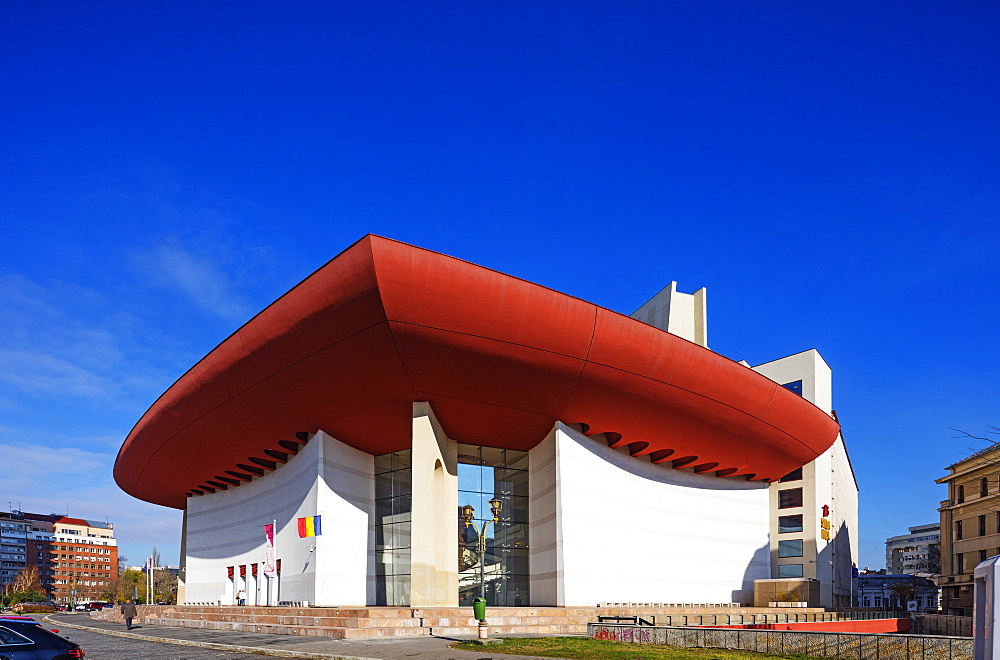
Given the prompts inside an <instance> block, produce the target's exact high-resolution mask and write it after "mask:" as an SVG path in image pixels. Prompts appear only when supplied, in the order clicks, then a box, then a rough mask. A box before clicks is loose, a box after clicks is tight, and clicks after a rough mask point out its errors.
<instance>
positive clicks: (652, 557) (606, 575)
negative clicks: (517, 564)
mask: <svg viewBox="0 0 1000 660" xmlns="http://www.w3.org/2000/svg"><path fill="white" fill-rule="evenodd" d="M530 465H531V473H530V486H529V487H530V494H531V498H532V507H531V511H530V516H529V519H530V532H529V547H530V548H531V573H532V578H531V603H532V605H536V606H537V605H569V606H573V605H581V606H582V605H588V606H593V605H596V604H597V603H599V602H605V601H613V602H614V601H618V602H621V601H631V602H674V603H676V602H689V603H711V602H746V603H752V600H753V581H754V580H755V579H763V578H768V577H770V559H769V556H768V518H769V515H768V488H767V484H764V483H753V482H747V481H741V480H734V479H720V478H717V477H714V476H706V475H699V474H693V473H691V472H689V471H682V470H672V469H669V468H667V467H665V466H661V465H653V464H651V463H650V462H649V460H648V459H647V458H644V457H632V456H629V455H628V454H627V453H625V452H622V451H618V450H615V449H611V448H610V447H608V446H607V444H606V443H603V442H600V441H599V440H595V439H592V438H588V437H587V436H585V435H583V434H581V433H578V432H577V431H575V430H574V429H572V428H570V427H568V426H566V425H564V424H557V425H556V427H555V429H553V432H552V433H550V434H549V436H548V437H547V438H546V439H545V440H544V441H543V442H542V443H541V444H539V445H538V446H537V447H535V448H534V449H532V450H531V454H530Z"/></svg>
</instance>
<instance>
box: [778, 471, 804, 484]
mask: <svg viewBox="0 0 1000 660" xmlns="http://www.w3.org/2000/svg"><path fill="white" fill-rule="evenodd" d="M778 481H780V482H782V483H784V482H786V481H802V468H797V469H795V470H792V471H791V472H789V473H788V474H786V475H785V476H783V477H782V478H781V479H778Z"/></svg>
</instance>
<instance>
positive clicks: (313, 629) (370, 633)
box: [146, 618, 430, 639]
mask: <svg viewBox="0 0 1000 660" xmlns="http://www.w3.org/2000/svg"><path fill="white" fill-rule="evenodd" d="M146 622H148V623H150V624H152V625H160V626H171V627H174V628H198V629H201V630H226V631H234V632H252V633H264V634H273V635H299V636H305V637H330V638H332V639H366V638H373V637H416V636H421V635H428V634H430V631H429V630H428V629H427V628H421V627H406V628H403V627H392V628H343V627H330V626H294V625H280V624H275V623H260V622H254V621H204V620H194V619H161V618H148V619H146Z"/></svg>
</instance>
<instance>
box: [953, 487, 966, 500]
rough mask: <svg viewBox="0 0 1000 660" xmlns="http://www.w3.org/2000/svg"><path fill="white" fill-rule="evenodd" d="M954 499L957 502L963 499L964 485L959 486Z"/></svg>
mask: <svg viewBox="0 0 1000 660" xmlns="http://www.w3.org/2000/svg"><path fill="white" fill-rule="evenodd" d="M955 499H956V500H957V501H958V503H959V504H961V503H962V502H964V501H965V486H959V487H958V490H957V492H956V494H955Z"/></svg>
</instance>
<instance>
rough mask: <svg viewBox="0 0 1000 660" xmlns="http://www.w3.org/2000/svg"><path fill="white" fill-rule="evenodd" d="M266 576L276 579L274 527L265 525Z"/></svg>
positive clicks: (264, 568)
mask: <svg viewBox="0 0 1000 660" xmlns="http://www.w3.org/2000/svg"><path fill="white" fill-rule="evenodd" d="M264 539H265V543H264V566H263V570H264V575H265V576H267V577H269V578H273V577H274V525H273V524H272V525H264Z"/></svg>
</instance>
